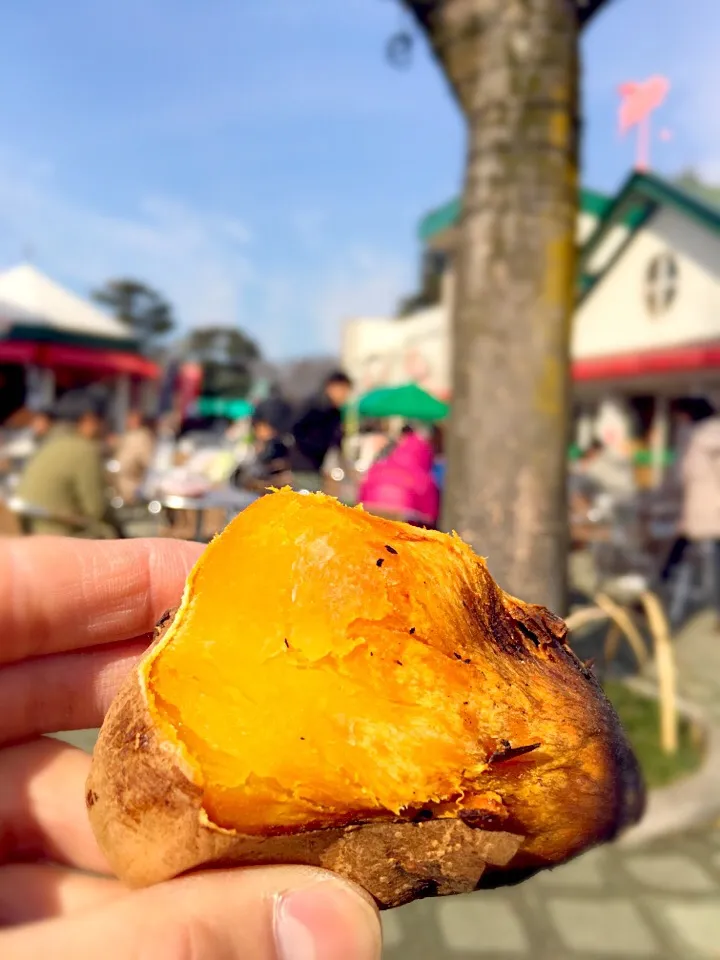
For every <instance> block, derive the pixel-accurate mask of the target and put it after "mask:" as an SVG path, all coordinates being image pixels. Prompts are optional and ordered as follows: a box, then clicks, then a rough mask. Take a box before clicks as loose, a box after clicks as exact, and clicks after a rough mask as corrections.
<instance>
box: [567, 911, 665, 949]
mask: <svg viewBox="0 0 720 960" xmlns="http://www.w3.org/2000/svg"><path fill="white" fill-rule="evenodd" d="M548 911H549V914H550V916H551V918H552V920H553V921H554V923H555V926H556V927H557V930H558V933H559V935H560V937H561V939H562V940H563V942H564V944H565V946H567V947H569V948H570V949H571V950H575V951H577V952H578V953H581V954H592V955H596V956H597V955H599V954H610V955H612V954H616V955H617V956H619V957H658V956H661V955H662V954H661V949H660V947H659V945H658V944H657V942H656V941H655V938H654V937H653V934H652V933H651V931H650V930H649V928H648V927H647V925H646V924H645V921H644V920H643V919H642V917H641V916H640V913H639V912H638V910H637V908H636V907H634V906H633V904H632V903H630V902H629V901H627V900H620V899H616V898H613V899H602V900H600V899H597V900H588V899H580V898H577V897H573V898H562V899H560V898H553V899H552V900H550V901H549V902H548Z"/></svg>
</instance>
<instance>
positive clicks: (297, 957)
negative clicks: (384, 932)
mask: <svg viewBox="0 0 720 960" xmlns="http://www.w3.org/2000/svg"><path fill="white" fill-rule="evenodd" d="M274 919H275V944H276V948H277V954H278V960H379V957H380V950H381V934H380V921H379V919H378V916H377V914H376V912H375V911H374V910H373V908H372V907H371V906H370V904H369V903H367V901H365V900H364V899H363V898H362V897H361V896H360V895H359V894H357V893H355V891H354V890H352V889H351V888H350V887H345V886H343V885H342V884H340V883H334V882H332V881H323V882H320V883H316V884H313V885H312V886H309V887H304V888H303V889H301V890H292V891H290V892H288V893H283V894H281V895H280V896H279V897H277V898H276V900H275V918H274Z"/></svg>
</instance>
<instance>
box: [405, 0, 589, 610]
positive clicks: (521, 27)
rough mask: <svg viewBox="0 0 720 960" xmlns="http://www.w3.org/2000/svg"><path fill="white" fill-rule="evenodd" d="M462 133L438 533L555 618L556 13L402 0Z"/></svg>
mask: <svg viewBox="0 0 720 960" xmlns="http://www.w3.org/2000/svg"><path fill="white" fill-rule="evenodd" d="M407 5H408V6H409V7H410V8H411V9H412V10H413V12H414V13H415V15H416V17H418V19H419V20H420V21H421V23H422V25H423V27H424V29H425V31H426V32H427V34H428V37H429V39H430V43H431V45H432V47H433V49H434V51H435V54H436V56H437V57H438V59H439V61H440V63H441V65H442V67H443V69H444V71H445V73H446V75H447V78H448V80H449V82H450V84H451V86H452V88H453V90H454V92H455V94H456V96H457V99H458V101H459V103H460V106H461V108H462V110H463V112H464V114H465V116H466V118H467V122H468V154H467V169H466V176H465V187H464V193H463V212H462V217H461V222H460V225H459V244H458V249H457V253H456V261H455V263H456V284H455V298H454V308H453V317H452V340H453V347H452V356H453V362H452V384H453V404H452V415H451V421H450V429H449V436H448V478H447V488H446V493H445V507H444V510H445V514H444V522H445V525H446V527H447V528H452V529H455V530H457V531H458V533H459V534H460V535H461V536H462V537H463V538H464V539H466V540H468V541H469V542H470V543H472V544H473V546H474V547H475V549H476V550H477V551H478V552H479V553H481V554H482V555H483V556H486V557H487V558H488V563H489V566H490V569H491V571H492V573H493V575H494V576H495V577H496V579H497V580H498V581H499V582H500V584H501V585H502V586H503V587H504V588H505V589H506V590H508V591H510V592H511V593H513V594H515V595H517V596H520V597H522V598H523V599H525V600H528V601H531V602H536V603H543V604H545V605H547V606H549V607H551V608H552V609H554V610H556V611H558V612H563V611H564V610H565V607H566V589H567V587H566V579H567V578H566V571H567V547H568V536H567V525H568V523H567V501H566V464H567V448H568V438H569V430H568V425H569V334H570V320H571V314H572V310H573V304H574V286H575V283H574V274H575V263H574V256H575V228H576V215H577V202H578V183H577V132H578V121H577V110H578V24H577V17H576V12H575V4H574V3H573V2H571V0H440V2H437V0H434V2H433V0H430V2H428V0H416V2H413V0H407Z"/></svg>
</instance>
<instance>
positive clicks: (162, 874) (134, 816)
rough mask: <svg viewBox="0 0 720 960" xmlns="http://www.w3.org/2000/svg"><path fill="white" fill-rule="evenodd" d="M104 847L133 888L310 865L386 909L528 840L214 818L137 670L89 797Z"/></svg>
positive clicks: (102, 749)
mask: <svg viewBox="0 0 720 960" xmlns="http://www.w3.org/2000/svg"><path fill="white" fill-rule="evenodd" d="M85 800H86V804H87V808H88V814H89V817H90V821H91V823H92V827H93V830H94V832H95V835H96V837H97V839H98V842H99V844H100V847H101V849H102V850H103V852H104V853H105V855H106V856H107V858H108V860H109V861H110V864H111V866H112V868H113V870H115V872H116V873H117V875H118V876H119V877H120V878H121V879H122V880H124V881H125V882H126V883H128V884H129V885H130V886H146V885H148V884H152V883H157V882H158V881H161V880H168V879H170V878H171V877H174V876H177V875H178V874H181V873H184V872H186V871H187V870H191V869H193V868H195V867H198V866H202V865H206V866H213V865H214V866H219V865H226V866H227V865H238V864H242V865H245V866H248V865H255V866H257V865H260V864H293V863H295V864H307V865H311V866H317V867H324V868H325V869H327V870H332V871H334V872H335V873H337V874H340V875H341V876H343V877H346V878H347V879H349V880H352V881H354V882H355V883H358V884H359V885H360V886H362V887H364V888H365V889H366V890H368V892H369V893H371V894H372V896H373V897H374V898H375V900H376V901H377V903H378V904H379V905H380V906H381V907H395V906H399V905H400V904H403V903H408V902H409V901H410V900H414V899H416V898H418V897H421V896H428V895H431V894H446V893H464V892H467V891H469V890H474V889H475V888H476V886H477V885H478V882H479V881H480V877H481V876H482V873H483V870H484V869H485V866H486V864H488V865H492V866H496V867H503V866H506V865H507V864H508V863H509V862H510V861H511V859H512V858H513V856H514V855H515V853H516V851H517V850H518V847H519V846H520V843H521V838H520V837H515V836H513V835H512V834H510V833H505V832H496V833H492V832H488V831H483V830H475V829H472V828H471V827H469V826H467V825H466V824H464V823H462V822H461V821H460V820H435V821H429V822H422V823H408V822H398V823H373V824H363V825H360V826H346V827H339V828H332V829H325V830H310V831H305V832H302V833H294V834H285V835H279V836H274V837H257V836H246V835H242V834H232V833H229V832H227V831H222V830H219V829H217V828H215V827H213V826H209V825H206V824H205V823H204V822H203V820H202V818H201V809H202V795H201V791H200V790H199V789H198V788H197V787H195V786H194V785H193V784H191V783H190V781H189V780H188V779H187V778H186V777H185V776H184V775H183V773H182V771H181V770H180V768H179V765H178V763H177V762H176V760H175V757H174V756H173V754H172V753H171V752H168V751H167V750H164V749H163V747H162V745H161V744H160V743H159V742H158V739H157V736H156V733H155V731H154V728H153V725H152V722H151V719H150V716H149V713H148V711H147V709H146V708H145V707H144V705H143V698H142V693H141V690H140V686H139V683H138V680H137V675H136V674H135V673H133V675H132V676H131V677H130V678H129V682H128V683H126V685H125V687H124V689H123V691H122V692H121V694H120V695H119V697H118V698H117V699H116V701H115V703H114V704H113V706H112V708H111V712H110V714H108V717H107V719H106V721H105V725H104V726H103V731H102V734H101V736H100V739H99V740H98V744H97V747H96V749H95V753H94V756H93V764H92V769H91V772H90V776H89V778H88V781H87V788H86V796H85Z"/></svg>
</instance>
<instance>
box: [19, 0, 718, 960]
mask: <svg viewBox="0 0 720 960" xmlns="http://www.w3.org/2000/svg"><path fill="white" fill-rule="evenodd" d="M3 25H4V38H5V54H4V56H3V58H2V60H1V61H0V83H1V84H2V88H3V89H4V90H6V91H8V95H7V96H5V97H4V98H3V99H2V100H1V101H0V129H2V136H1V137H0V268H1V269H0V536H2V537H18V536H32V535H35V534H38V533H54V534H59V535H63V536H79V537H102V538H126V537H135V536H168V537H181V538H187V539H194V540H198V541H201V542H207V541H208V540H209V539H210V538H211V537H212V536H213V535H214V534H215V533H217V532H218V531H220V530H221V529H222V528H223V527H224V526H225V524H226V523H227V522H228V521H229V520H230V519H232V518H233V517H234V516H236V515H237V514H238V513H239V512H240V511H242V510H243V509H245V508H246V507H247V506H248V505H250V504H251V503H252V502H253V501H254V500H255V499H257V498H258V497H260V496H263V495H265V493H266V490H267V487H268V486H270V485H273V486H281V485H284V484H290V485H292V486H294V487H295V488H296V489H298V490H310V491H314V490H324V491H325V492H328V493H331V494H333V495H335V496H337V497H339V498H340V499H341V500H343V501H344V502H346V503H349V504H355V503H362V504H363V505H364V506H365V508H366V509H368V510H370V511H372V512H375V513H378V514H379V515H382V516H386V517H389V518H392V519H398V520H404V521H406V522H409V523H412V524H416V525H420V526H428V527H436V528H439V529H445V530H450V529H456V530H458V532H459V533H460V534H461V535H462V536H463V537H465V538H466V539H467V540H468V541H469V542H471V543H473V544H474V545H475V546H476V547H477V549H478V551H479V552H480V553H482V554H483V555H485V556H487V557H488V560H489V565H490V568H491V570H492V572H493V574H494V575H495V576H496V578H497V579H498V580H499V582H500V583H501V585H502V586H503V587H505V588H507V589H508V590H509V591H510V592H512V593H514V594H516V595H518V596H522V597H523V598H524V599H527V600H529V601H533V602H540V603H545V604H547V605H548V606H550V607H552V608H553V609H555V610H557V611H558V612H560V613H562V614H564V615H567V617H568V622H569V624H570V627H571V632H572V642H573V646H574V648H575V649H576V650H577V652H578V653H579V654H580V655H581V656H582V657H583V658H586V659H588V660H592V661H593V662H594V667H593V669H594V670H595V672H596V673H597V675H598V676H599V677H600V679H601V680H602V682H603V684H604V686H605V689H606V691H607V693H608V696H609V697H610V699H611V700H612V701H613V702H614V704H615V705H616V707H617V709H618V712H619V714H620V716H621V719H622V721H623V723H624V724H625V726H626V729H627V731H628V734H629V736H630V738H631V740H632V741H633V744H634V745H635V747H636V750H637V752H638V755H639V756H640V759H641V763H642V765H643V768H644V771H645V774H646V778H647V780H648V784H649V786H650V787H651V791H650V801H649V805H648V812H647V814H646V816H645V819H644V820H643V821H642V823H641V824H640V825H638V826H637V827H636V828H634V829H633V830H632V831H630V834H629V835H628V836H627V837H625V838H623V840H621V841H620V843H619V844H615V845H614V846H612V847H609V848H603V849H601V850H597V851H592V852H591V853H589V854H586V855H585V856H584V857H582V858H580V859H579V860H578V861H575V862H574V863H572V864H569V865H567V866H564V867H561V868H558V869H557V870H555V871H552V872H550V873H547V874H545V875H543V876H539V877H537V878H534V879H533V880H531V881H528V882H527V883H525V884H522V885H520V886H518V887H514V888H511V889H507V890H496V891H488V892H481V893H477V894H474V895H472V896H468V897H453V898H448V899H446V900H444V901H437V902H432V901H425V902H422V903H416V904H413V905H411V906H410V907H406V908H401V909H399V910H395V911H392V912H390V913H388V914H386V915H385V934H386V956H387V957H388V958H389V960H444V958H447V960H451V958H455V960H470V958H481V957H482V958H505V957H517V958H526V957H533V958H537V960H543V958H547V960H550V958H552V960H559V958H581V957H583V958H586V957H597V958H603V957H607V958H609V957H613V958H615V957H618V958H621V957H628V958H630V957H656V958H682V960H684V958H690V957H696V956H697V957H712V956H719V955H720V948H719V947H718V944H720V819H719V818H720V789H719V788H720V417H718V414H717V405H718V404H720V118H719V116H718V110H717V106H716V100H717V97H716V91H717V89H718V87H719V86H720V67H719V66H718V63H719V61H718V58H717V54H716V47H717V43H718V39H719V38H720V6H719V5H718V4H717V3H716V0H689V2H686V3H680V2H679V0H532V2H530V3H528V2H526V0H523V2H521V0H343V2H342V3H340V2H337V0H304V2H303V3H299V2H298V0H263V2H262V3H260V2H246V3H242V4H241V3H229V2H225V0H206V2H205V3H203V4H196V3H190V2H188V0H181V2H179V3H178V2H174V3H172V4H171V3H170V2H169V0H154V2H152V3H140V2H139V0H128V2H126V3H124V4H122V5H115V6H113V5H111V4H110V3H108V2H98V0H93V2H92V3H90V0H67V2H66V3H65V4H63V5H62V6H58V5H56V4H53V3H51V2H50V0H30V2H28V3H27V4H25V5H22V6H21V5H15V6H14V7H13V8H12V9H8V10H6V11H4V18H3ZM2 542H3V541H2V539H0V549H2ZM94 735H95V734H94V731H82V732H80V733H71V734H67V736H68V738H69V739H71V740H72V741H73V742H76V743H78V744H79V745H81V746H83V747H84V748H87V749H90V748H91V747H92V743H93V740H94Z"/></svg>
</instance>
